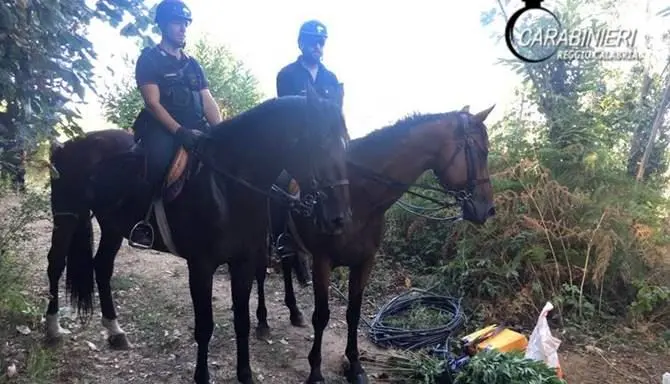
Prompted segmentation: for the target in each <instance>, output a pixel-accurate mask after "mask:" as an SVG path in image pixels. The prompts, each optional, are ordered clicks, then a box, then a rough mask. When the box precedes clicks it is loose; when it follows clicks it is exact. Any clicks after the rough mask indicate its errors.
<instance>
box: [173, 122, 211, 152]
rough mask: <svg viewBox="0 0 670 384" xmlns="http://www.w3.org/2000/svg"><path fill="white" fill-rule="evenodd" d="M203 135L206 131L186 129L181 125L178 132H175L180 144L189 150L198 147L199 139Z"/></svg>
mask: <svg viewBox="0 0 670 384" xmlns="http://www.w3.org/2000/svg"><path fill="white" fill-rule="evenodd" d="M203 135H204V133H203V132H201V131H199V130H197V129H186V128H184V127H179V129H177V132H175V137H176V138H177V140H178V141H179V144H181V145H182V146H183V147H184V149H186V150H187V151H189V152H191V151H193V150H194V149H195V148H196V146H197V145H198V141H199V140H200V138H201V137H202V136H203Z"/></svg>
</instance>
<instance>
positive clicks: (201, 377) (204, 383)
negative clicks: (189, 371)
mask: <svg viewBox="0 0 670 384" xmlns="http://www.w3.org/2000/svg"><path fill="white" fill-rule="evenodd" d="M193 381H194V382H195V384H209V371H207V370H205V371H204V372H202V371H200V372H198V371H197V370H196V372H195V374H194V375H193Z"/></svg>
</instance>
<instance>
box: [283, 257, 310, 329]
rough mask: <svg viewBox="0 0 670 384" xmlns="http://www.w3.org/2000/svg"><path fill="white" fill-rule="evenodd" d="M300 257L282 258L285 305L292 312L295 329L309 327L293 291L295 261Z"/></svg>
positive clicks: (292, 322) (291, 316)
mask: <svg viewBox="0 0 670 384" xmlns="http://www.w3.org/2000/svg"><path fill="white" fill-rule="evenodd" d="M297 257H298V255H294V256H291V257H282V259H281V269H282V277H283V278H284V304H285V305H286V307H287V308H288V310H289V312H290V319H291V325H293V326H295V327H304V326H306V325H307V323H306V322H305V317H304V316H303V315H302V312H300V309H299V308H298V302H297V300H296V298H295V292H294V291H293V276H292V274H291V273H292V270H293V263H294V262H295V261H294V260H293V259H295V260H297Z"/></svg>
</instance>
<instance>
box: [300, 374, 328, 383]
mask: <svg viewBox="0 0 670 384" xmlns="http://www.w3.org/2000/svg"><path fill="white" fill-rule="evenodd" d="M305 384H326V380H325V379H324V378H323V375H321V374H318V375H312V374H310V375H309V377H308V378H307V381H305Z"/></svg>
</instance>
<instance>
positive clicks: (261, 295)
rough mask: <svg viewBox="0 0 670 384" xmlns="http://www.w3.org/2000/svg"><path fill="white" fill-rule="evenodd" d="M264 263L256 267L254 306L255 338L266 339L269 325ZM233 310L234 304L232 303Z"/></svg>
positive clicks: (268, 333)
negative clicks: (255, 298)
mask: <svg viewBox="0 0 670 384" xmlns="http://www.w3.org/2000/svg"><path fill="white" fill-rule="evenodd" d="M265 268H266V266H265V265H259V266H258V267H256V288H257V289H258V307H257V308H256V319H257V320H258V325H256V338H258V339H260V340H267V339H269V338H270V325H269V324H268V310H267V307H266V305H265V273H266V272H265ZM233 310H235V304H233Z"/></svg>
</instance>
